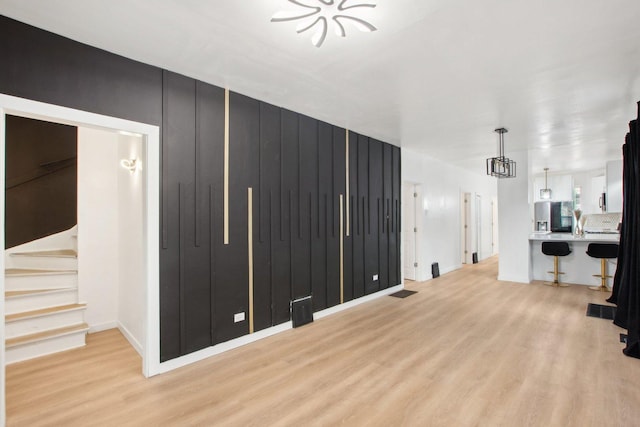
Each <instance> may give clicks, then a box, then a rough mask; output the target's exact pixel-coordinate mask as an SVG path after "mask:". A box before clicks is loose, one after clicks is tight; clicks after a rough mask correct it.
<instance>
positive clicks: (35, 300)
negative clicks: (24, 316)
mask: <svg viewBox="0 0 640 427" xmlns="http://www.w3.org/2000/svg"><path fill="white" fill-rule="evenodd" d="M77 302H78V291H77V289H75V288H74V289H69V290H64V291H58V292H52V293H42V294H31V295H23V296H19V297H11V298H6V299H5V302H4V304H5V305H4V309H5V313H6V314H13V313H21V312H23V311H32V310H38V309H40V308H43V307H53V306H56V305H67V304H75V303H77Z"/></svg>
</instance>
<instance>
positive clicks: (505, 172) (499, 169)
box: [487, 128, 516, 178]
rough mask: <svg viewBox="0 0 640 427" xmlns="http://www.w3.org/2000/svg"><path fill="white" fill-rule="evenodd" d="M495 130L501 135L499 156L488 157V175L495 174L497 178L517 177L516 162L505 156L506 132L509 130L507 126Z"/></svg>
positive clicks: (499, 138)
mask: <svg viewBox="0 0 640 427" xmlns="http://www.w3.org/2000/svg"><path fill="white" fill-rule="evenodd" d="M494 132H497V133H498V135H499V137H498V151H499V152H498V156H497V157H490V158H488V159H487V175H491V176H495V177H496V178H515V177H516V162H514V161H513V160H510V159H508V158H506V157H505V156H504V134H505V133H507V132H509V131H508V130H506V129H505V128H498V129H496V130H495V131H494Z"/></svg>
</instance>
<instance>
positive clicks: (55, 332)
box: [5, 323, 89, 348]
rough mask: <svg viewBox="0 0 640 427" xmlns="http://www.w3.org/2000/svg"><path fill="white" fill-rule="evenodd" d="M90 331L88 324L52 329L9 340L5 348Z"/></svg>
mask: <svg viewBox="0 0 640 427" xmlns="http://www.w3.org/2000/svg"><path fill="white" fill-rule="evenodd" d="M87 330H89V325H87V324H86V323H78V324H76V325H71V326H64V327H62V328H56V329H50V330H48V331H42V332H36V333H35V334H28V335H21V336H19V337H14V338H9V339H7V340H5V347H6V348H10V347H15V346H18V345H21V344H27V343H30V342H36V341H41V340H45V339H48V338H53V337H56V336H62V335H69V334H71V333H74V332H81V331H87Z"/></svg>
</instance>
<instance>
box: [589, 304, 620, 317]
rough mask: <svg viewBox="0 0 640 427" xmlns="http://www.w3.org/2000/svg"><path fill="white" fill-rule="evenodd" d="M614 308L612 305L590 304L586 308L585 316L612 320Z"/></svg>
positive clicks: (614, 313)
mask: <svg viewBox="0 0 640 427" xmlns="http://www.w3.org/2000/svg"><path fill="white" fill-rule="evenodd" d="M615 315H616V308H615V307H614V306H612V305H601V304H591V303H589V305H588V306H587V316H589V317H599V318H600V319H609V320H613V318H614V317H615Z"/></svg>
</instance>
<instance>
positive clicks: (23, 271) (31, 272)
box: [4, 268, 78, 277]
mask: <svg viewBox="0 0 640 427" xmlns="http://www.w3.org/2000/svg"><path fill="white" fill-rule="evenodd" d="M63 274H72V275H76V274H78V270H44V269H42V270H38V269H37V268H7V269H6V270H5V273H4V276H5V277H37V276H56V275H63Z"/></svg>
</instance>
